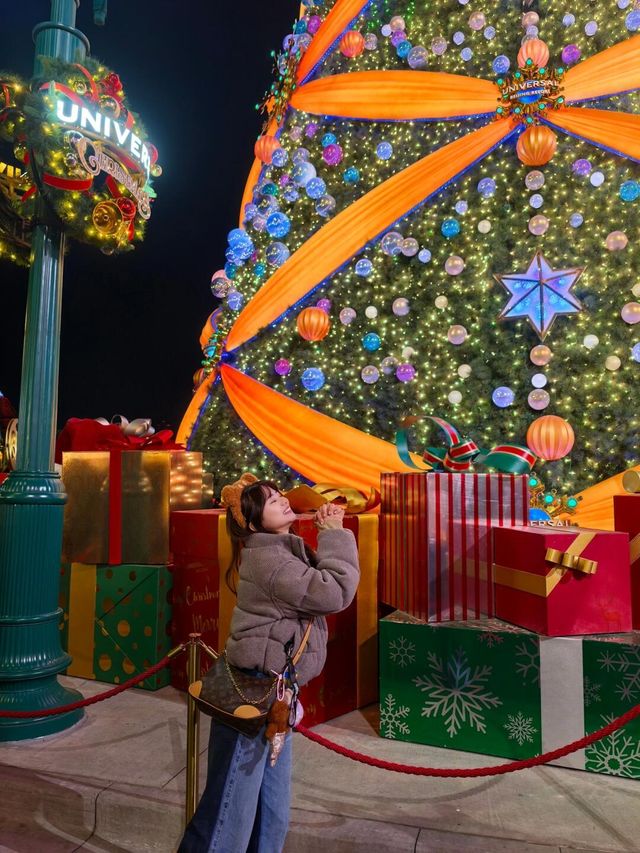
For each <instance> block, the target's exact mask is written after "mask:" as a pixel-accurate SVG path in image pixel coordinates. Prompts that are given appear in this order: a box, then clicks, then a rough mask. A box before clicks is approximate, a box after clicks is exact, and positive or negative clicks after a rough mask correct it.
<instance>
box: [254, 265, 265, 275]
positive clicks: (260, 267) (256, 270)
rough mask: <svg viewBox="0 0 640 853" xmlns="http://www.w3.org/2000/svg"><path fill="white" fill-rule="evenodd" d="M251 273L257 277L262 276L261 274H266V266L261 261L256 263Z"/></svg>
mask: <svg viewBox="0 0 640 853" xmlns="http://www.w3.org/2000/svg"><path fill="white" fill-rule="evenodd" d="M253 274H254V275H256V276H258V278H262V276H263V275H266V274H267V267H266V265H265V264H263V263H259V264H256V265H255V266H254V268H253Z"/></svg>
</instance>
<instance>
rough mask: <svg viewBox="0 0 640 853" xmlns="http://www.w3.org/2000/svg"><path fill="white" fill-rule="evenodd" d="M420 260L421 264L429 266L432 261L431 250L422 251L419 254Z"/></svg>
mask: <svg viewBox="0 0 640 853" xmlns="http://www.w3.org/2000/svg"><path fill="white" fill-rule="evenodd" d="M418 260H419V261H420V263H421V264H428V263H429V261H430V260H431V252H430V251H429V249H420V251H419V252H418Z"/></svg>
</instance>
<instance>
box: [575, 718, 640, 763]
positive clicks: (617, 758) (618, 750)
mask: <svg viewBox="0 0 640 853" xmlns="http://www.w3.org/2000/svg"><path fill="white" fill-rule="evenodd" d="M614 719H615V714H607V715H602V725H603V726H604V725H607V723H611V722H612V721H613V720H614ZM585 756H586V763H585V766H586V769H587V770H592V771H593V772H594V773H608V774H609V775H610V776H627V777H629V778H637V777H638V776H640V743H638V741H637V740H636V739H635V738H633V737H631V736H630V735H628V734H626V733H625V730H624V729H618V731H616V732H613V734H610V735H609V737H606V738H603V739H602V740H600V741H598V742H597V743H593V744H591V746H588V747H587V748H586V750H585Z"/></svg>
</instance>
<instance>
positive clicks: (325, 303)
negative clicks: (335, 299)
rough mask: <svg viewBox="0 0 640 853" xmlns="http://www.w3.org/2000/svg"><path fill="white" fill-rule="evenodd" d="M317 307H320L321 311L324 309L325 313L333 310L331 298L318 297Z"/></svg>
mask: <svg viewBox="0 0 640 853" xmlns="http://www.w3.org/2000/svg"><path fill="white" fill-rule="evenodd" d="M316 308H320V310H321V311H324V312H325V314H328V313H329V311H331V300H330V299H318V301H317V302H316Z"/></svg>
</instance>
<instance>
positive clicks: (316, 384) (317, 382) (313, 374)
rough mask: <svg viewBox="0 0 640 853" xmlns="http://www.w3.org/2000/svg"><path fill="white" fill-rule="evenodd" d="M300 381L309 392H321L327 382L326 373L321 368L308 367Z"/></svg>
mask: <svg viewBox="0 0 640 853" xmlns="http://www.w3.org/2000/svg"><path fill="white" fill-rule="evenodd" d="M300 381H301V382H302V385H303V387H304V388H306V389H307V391H319V390H320V389H321V388H322V386H323V385H324V382H325V379H324V373H323V372H322V371H321V370H320V368H319V367H307V369H306V370H304V371H303V372H302V377H301V379H300Z"/></svg>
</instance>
